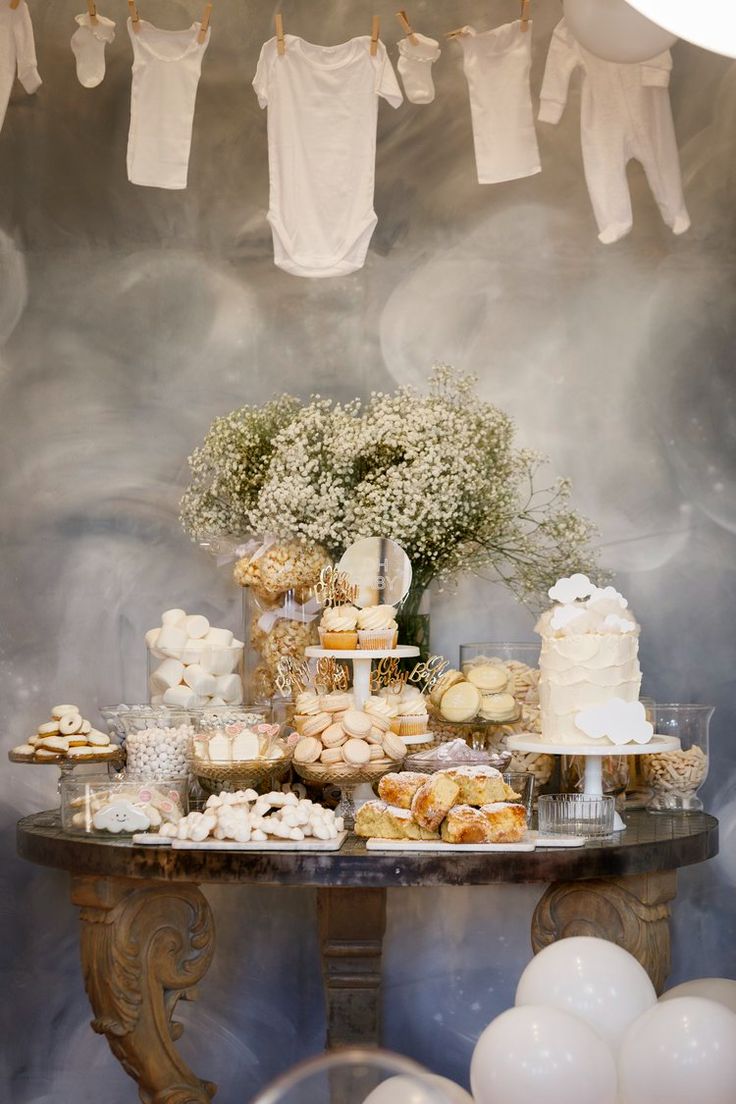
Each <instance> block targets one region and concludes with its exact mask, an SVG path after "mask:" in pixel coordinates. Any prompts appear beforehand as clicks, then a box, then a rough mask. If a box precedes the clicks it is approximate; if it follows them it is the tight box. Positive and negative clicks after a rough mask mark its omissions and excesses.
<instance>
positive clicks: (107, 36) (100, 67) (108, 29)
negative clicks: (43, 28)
mask: <svg viewBox="0 0 736 1104" xmlns="http://www.w3.org/2000/svg"><path fill="white" fill-rule="evenodd" d="M74 18H75V20H76V22H77V23H78V24H79V26H78V27H77V29H76V31H75V32H74V34H73V35H72V41H71V47H72V53H73V54H74V57H75V58H76V59H77V80H78V81H79V83H80V84H81V85H82V87H83V88H96V87H97V85H98V84H101V83H102V81H103V80H104V77H105V47H106V46H107V44H108V42H112V41H113V39H114V38H115V24H114V23H113V21H112V19H106V18H105V16H104V15H96V16H95V22H94V23H93V22H92V18H91V16H90V14H89V12H82V14H81V15H75V16H74Z"/></svg>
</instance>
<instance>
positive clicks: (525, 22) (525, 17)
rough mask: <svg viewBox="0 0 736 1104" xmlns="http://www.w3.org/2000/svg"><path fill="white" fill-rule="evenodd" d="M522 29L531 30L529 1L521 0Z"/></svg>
mask: <svg viewBox="0 0 736 1104" xmlns="http://www.w3.org/2000/svg"><path fill="white" fill-rule="evenodd" d="M521 29H522V31H528V30H529V0H521Z"/></svg>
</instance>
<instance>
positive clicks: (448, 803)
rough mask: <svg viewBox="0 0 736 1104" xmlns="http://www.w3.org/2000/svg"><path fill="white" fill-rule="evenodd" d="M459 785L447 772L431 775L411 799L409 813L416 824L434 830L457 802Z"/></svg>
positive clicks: (430, 830)
mask: <svg viewBox="0 0 736 1104" xmlns="http://www.w3.org/2000/svg"><path fill="white" fill-rule="evenodd" d="M459 793H460V787H459V786H458V784H457V782H455V781H454V780H453V779H452V778H450V777H449V776H448V775H447V774H444V773H442V772H439V773H438V774H433V775H431V776H430V777H429V778H428V779H427V781H426V782H425V783H424V784H423V785H422V786H420V787H419V789H418V790H417V791H416V793H415V794H414V797H413V798H412V800H411V813H412V816H413V817H414V819H415V820H416V822H417V824H419V825H421V827H422V828H426V829H427V830H428V831H429V832H435V831H436V830H437V829H438V828H439V826H440V824H441V823H442V821H443V820H444V818H445V817H446V816H447V814H448V812H449V811H450V809H451V808H452V806H453V805H454V804H455V803H456V802H457V799H458V795H459Z"/></svg>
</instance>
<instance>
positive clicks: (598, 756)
mask: <svg viewBox="0 0 736 1104" xmlns="http://www.w3.org/2000/svg"><path fill="white" fill-rule="evenodd" d="M506 746H507V747H508V749H509V750H510V751H526V752H534V753H535V754H536V755H580V756H581V757H582V758H583V759H584V760H585V770H584V773H583V793H584V794H587V795H588V796H589V797H602V796H603V760H604V759H605V758H606V757H607V756H609V755H613V756H618V755H627V756H628V755H657V754H658V753H659V752H663V751H679V750H680V741H679V740H678V739H677V738H676V737H675V736H652V738H651V740H650V741H649V743H647V744H610V743H603V741H602V740H591V741H590V743H588V744H550V743H547V741H546V740H543V739H542V737H541V736H535V735H521V736H509V738H508V740H507V742H506ZM613 830H614V832H624V831H625V830H626V824H625V823H624V821H623V819H622V818H621V817H620V816H619V814H618V813H614V818H613Z"/></svg>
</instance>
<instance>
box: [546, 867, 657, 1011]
mask: <svg viewBox="0 0 736 1104" xmlns="http://www.w3.org/2000/svg"><path fill="white" fill-rule="evenodd" d="M676 892H677V873H676V871H674V870H665V871H662V872H661V873H658V874H635V875H631V876H629V877H623V878H595V879H591V880H589V881H580V882H554V883H553V884H552V885H551V886H549V888H548V889H547V891H546V892H545V894H544V896H543V897H542V899H541V901H540V902H539V904H538V905H537V907H536V909H535V910H534V916H533V918H532V947H533V949H534V953H535V954H537V953H538V952H539V951H541V950H542V948H543V947H546V946H547V945H548V944H549V943H553V942H554V941H555V940H557V939H564V938H565V937H566V936H570V935H597V936H599V937H600V938H601V939H610V940H611V942H613V943H618V945H619V946H620V947H624V948H625V949H626V950H627V951H629V952H630V953H631V954H633V955H634V957H635V958H637V959H638V960H639V962H641V964H642V966H643V967H644V969H645V970H646V971H647V973H648V974H649V976H650V978H651V979H652V982H653V983H654V987H655V989H656V990H657V992H658V993H661V992H662V990H663V989H664V983H665V981H666V980H667V975H668V974H669V972H670V927H669V918H670V906H669V902H670V901H672V900H673V899H674V897H675V894H676Z"/></svg>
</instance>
